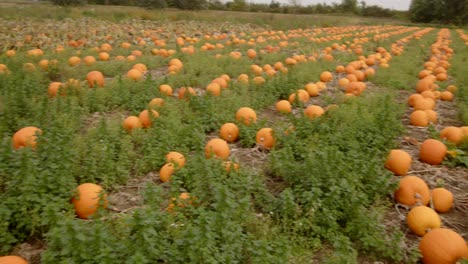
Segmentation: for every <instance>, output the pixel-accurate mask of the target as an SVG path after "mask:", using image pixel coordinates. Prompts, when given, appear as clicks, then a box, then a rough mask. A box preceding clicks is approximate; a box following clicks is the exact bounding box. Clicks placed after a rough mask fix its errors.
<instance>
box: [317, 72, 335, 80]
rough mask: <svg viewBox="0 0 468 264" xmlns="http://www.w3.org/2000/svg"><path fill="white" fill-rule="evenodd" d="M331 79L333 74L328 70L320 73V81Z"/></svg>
mask: <svg viewBox="0 0 468 264" xmlns="http://www.w3.org/2000/svg"><path fill="white" fill-rule="evenodd" d="M331 80H333V74H332V73H331V72H329V71H324V72H322V73H321V74H320V81H322V82H330V81H331Z"/></svg>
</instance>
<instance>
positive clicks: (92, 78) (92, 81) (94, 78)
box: [86, 71, 104, 88]
mask: <svg viewBox="0 0 468 264" xmlns="http://www.w3.org/2000/svg"><path fill="white" fill-rule="evenodd" d="M86 80H87V81H88V84H89V87H91V88H93V87H94V86H95V85H97V86H99V87H104V75H103V74H102V73H101V72H100V71H92V72H89V73H88V74H87V75H86Z"/></svg>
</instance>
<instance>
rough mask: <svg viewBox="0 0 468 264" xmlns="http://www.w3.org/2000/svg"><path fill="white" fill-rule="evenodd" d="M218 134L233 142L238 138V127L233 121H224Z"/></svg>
mask: <svg viewBox="0 0 468 264" xmlns="http://www.w3.org/2000/svg"><path fill="white" fill-rule="evenodd" d="M219 135H220V137H221V138H222V139H224V140H226V141H227V142H234V141H236V140H237V139H238V138H239V128H238V127H237V125H236V124H234V123H226V124H224V125H222V126H221V129H220V130H219Z"/></svg>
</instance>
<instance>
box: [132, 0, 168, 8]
mask: <svg viewBox="0 0 468 264" xmlns="http://www.w3.org/2000/svg"><path fill="white" fill-rule="evenodd" d="M135 3H136V5H137V6H140V7H146V8H152V9H157V8H165V7H167V2H166V0H136V1H135Z"/></svg>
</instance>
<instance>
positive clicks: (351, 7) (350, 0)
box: [341, 0, 358, 13]
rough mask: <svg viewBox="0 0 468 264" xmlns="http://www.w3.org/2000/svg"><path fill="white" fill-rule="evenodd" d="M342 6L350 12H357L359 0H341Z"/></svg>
mask: <svg viewBox="0 0 468 264" xmlns="http://www.w3.org/2000/svg"><path fill="white" fill-rule="evenodd" d="M341 8H343V11H345V12H348V13H356V12H357V9H358V1H357V0H343V1H342V2H341Z"/></svg>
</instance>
